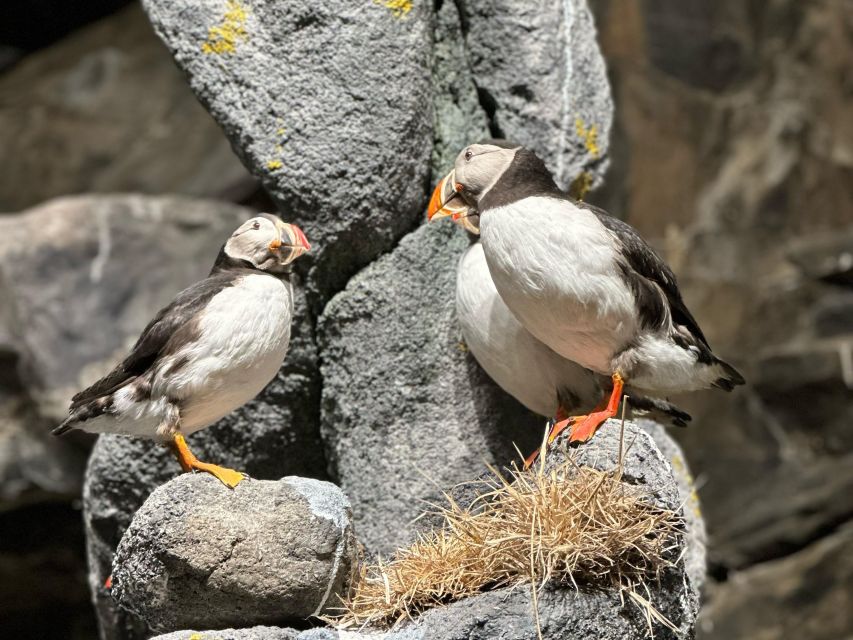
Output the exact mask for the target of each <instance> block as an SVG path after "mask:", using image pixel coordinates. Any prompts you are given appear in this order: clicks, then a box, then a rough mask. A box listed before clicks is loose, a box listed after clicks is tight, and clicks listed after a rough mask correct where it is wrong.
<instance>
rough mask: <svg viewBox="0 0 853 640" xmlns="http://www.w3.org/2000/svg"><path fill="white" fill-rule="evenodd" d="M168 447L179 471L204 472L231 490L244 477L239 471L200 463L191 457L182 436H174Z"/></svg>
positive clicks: (191, 454) (190, 452)
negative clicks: (175, 459)
mask: <svg viewBox="0 0 853 640" xmlns="http://www.w3.org/2000/svg"><path fill="white" fill-rule="evenodd" d="M169 447H170V448H171V449H172V452H173V453H174V454H175V457H177V458H178V462H179V463H180V465H181V469H183V470H184V471H194V470H195V471H204V472H205V473H209V474H211V475H212V476H214V477H215V478H217V479H218V480H219V481H220V482H222V484H224V485H226V486H228V487H231V488H232V489H233V488H234V487H236V486H237V485H238V484H240V482H242V481H243V479H244V478H245V477H246V476H244V475H243V474H242V473H240V472H239V471H234V469H226V468H225V467H220V466H219V465H216V464H208V463H207V462H201V461H200V460H199V459H198V458H196V457H195V456H194V455H193V452H192V451H190V448H189V447H188V446H187V441H186V440H184V436H182V435H181V434H180V433H178V434H176V435H175V437H174V439H173V440H172V441H171V442H170V443H169Z"/></svg>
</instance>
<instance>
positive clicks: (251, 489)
mask: <svg viewBox="0 0 853 640" xmlns="http://www.w3.org/2000/svg"><path fill="white" fill-rule="evenodd" d="M356 561H357V545H356V541H355V536H354V534H353V528H352V522H351V510H350V506H349V501H348V500H347V498H346V496H344V494H343V493H342V492H341V490H340V489H338V488H337V487H336V486H335V485H333V484H330V483H328V482H322V481H319V480H309V479H306V478H299V477H288V478H283V479H282V480H279V481H276V482H272V481H263V480H245V481H243V482H242V483H240V484H239V485H238V486H237V487H236V488H235V489H233V490H231V489H228V488H227V487H225V486H224V485H222V483H220V482H219V481H218V480H216V479H215V478H213V477H212V476H210V475H207V474H185V475H182V476H180V477H179V478H177V479H175V480H173V481H171V482H169V483H168V484H166V485H164V486H162V487H160V488H159V489H157V490H156V491H155V492H154V493H153V494H151V496H150V497H149V498H148V500H146V501H145V504H143V505H142V507H141V508H140V509H139V511H138V512H137V513H136V515H135V516H134V517H133V521H132V522H131V524H130V527H129V528H128V530H127V531H126V532H125V534H124V536H123V537H122V540H121V543H120V544H119V546H118V549H117V551H116V555H115V559H114V562H113V574H112V575H113V582H112V584H113V587H112V593H113V597H114V598H115V599H116V600H117V601H118V603H119V605H120V606H122V607H124V608H126V609H129V610H131V611H133V612H135V613H136V614H138V615H139V616H140V617H142V618H143V619H144V620H145V621H146V622H147V623H148V625H149V626H150V627H151V629H154V630H157V631H161V632H162V631H171V630H175V629H181V628H184V627H188V626H198V625H208V626H212V627H214V628H215V627H225V626H228V625H246V626H248V625H251V624H263V623H274V622H282V621H287V620H300V619H304V618H308V617H310V616H317V615H320V614H322V613H325V612H328V610H329V609H330V608H334V607H335V606H338V605H339V599H338V598H339V596H341V595H344V594H345V593H346V590H347V588H348V585H349V582H350V577H351V575H352V572H353V570H354V568H355V564H356Z"/></svg>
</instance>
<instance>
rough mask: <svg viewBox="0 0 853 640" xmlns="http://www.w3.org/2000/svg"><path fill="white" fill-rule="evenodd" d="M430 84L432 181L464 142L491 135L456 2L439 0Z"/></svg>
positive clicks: (442, 172)
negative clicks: (472, 71) (431, 102)
mask: <svg viewBox="0 0 853 640" xmlns="http://www.w3.org/2000/svg"><path fill="white" fill-rule="evenodd" d="M432 86H433V149H432V182H436V181H437V180H439V179H440V178H441V177H442V176H444V174H446V173H447V172H448V171H449V170H450V168H451V167H452V166H453V161H454V160H455V159H456V156H457V155H458V154H459V152H460V151H461V150H462V149H463V148H464V147H465V146H466V145H468V144H471V143H472V142H477V141H479V140H483V139H486V138H489V137H490V135H489V122H488V117H487V116H486V112H485V111H484V110H483V108H482V106H481V105H480V102H479V100H478V98H477V85H476V84H475V82H474V77H473V75H472V73H471V69H470V66H469V64H468V52H467V51H466V49H465V39H464V36H463V34H462V24H461V20H460V16H459V9H458V8H457V6H456V3H455V2H442V3H441V8H440V9H439V10H438V13H437V14H436V18H435V42H434V43H433V58H432Z"/></svg>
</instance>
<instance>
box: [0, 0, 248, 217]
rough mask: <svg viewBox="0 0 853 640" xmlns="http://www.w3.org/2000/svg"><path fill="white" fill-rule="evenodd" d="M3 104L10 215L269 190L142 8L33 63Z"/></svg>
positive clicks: (1, 86)
mask: <svg viewBox="0 0 853 640" xmlns="http://www.w3.org/2000/svg"><path fill="white" fill-rule="evenodd" d="M11 4H22V5H23V4H25V5H26V6H27V9H26V11H27V13H28V14H29V15H30V16H33V15H34V14H37V13H39V11H40V10H43V9H44V8H45V7H46V3H45V2H41V1H40V2H39V3H37V4H38V7H34V6H33V3H19V2H12V3H11ZM87 6H88V3H87ZM53 13H54V14H70V13H77V12H76V11H75V12H69V11H67V10H65V9H62V10H59V9H55V10H54V11H53ZM81 13H85V10H83V9H82V8H81ZM4 22H5V20H4ZM3 26H4V32H5V28H6V27H8V26H9V24H8V23H5V24H4V25H3ZM41 26H42V25H40V28H41ZM4 40H5V38H4ZM0 95H2V99H0V148H2V149H3V154H4V158H5V159H4V162H3V181H2V183H0V211H2V212H4V213H5V212H10V211H18V210H20V209H23V208H25V207H30V206H33V205H36V204H38V203H41V202H43V201H45V200H47V199H49V198H54V197H57V196H64V195H68V194H73V193H81V192H102V193H103V192H116V191H136V192H143V193H151V194H157V195H159V194H161V193H183V194H187V195H194V196H207V197H214V196H216V197H225V198H228V199H240V198H243V197H245V196H246V195H249V194H251V193H252V192H253V191H254V190H256V188H257V187H256V183H255V181H254V180H253V179H252V178H251V176H250V175H249V174H248V173H247V172H246V170H245V169H244V168H243V167H242V166H241V165H240V162H239V160H238V159H237V158H236V156H235V155H234V153H233V152H232V151H231V149H230V147H229V145H228V141H227V140H226V139H224V138H223V137H222V134H221V133H220V132H219V130H218V128H217V126H216V123H215V122H214V121H213V119H212V118H211V117H210V116H209V115H208V114H207V113H205V111H204V109H203V108H202V107H201V106H200V105H199V104H198V103H197V101H196V100H195V98H194V96H193V94H192V92H191V91H190V90H189V89H188V88H187V86H186V83H185V82H184V80H183V78H182V77H181V74H180V72H179V71H178V70H177V69H175V65H174V62H173V61H172V60H171V58H170V56H169V52H168V51H166V50H165V48H164V47H163V45H162V44H161V43H160V42H159V41H158V40H157V38H156V36H154V34H153V33H151V26H150V25H149V24H148V21H147V20H146V19H145V15H144V13H143V12H142V10H141V9H140V8H139V6H137V5H134V6H132V7H128V8H127V9H124V10H122V11H120V12H119V13H116V14H115V15H113V16H110V17H107V18H104V19H103V20H102V21H100V22H97V23H95V24H93V25H90V26H88V27H86V28H85V29H82V30H81V31H79V32H77V33H74V34H72V35H70V36H69V37H67V38H66V39H64V40H61V41H59V42H57V43H56V44H54V45H52V46H50V47H49V48H47V49H44V50H42V51H39V52H38V53H35V54H33V55H31V56H29V57H27V58H26V59H24V60H22V61H21V62H20V63H19V64H17V65H16V66H15V67H14V68H12V69H11V70H10V71H8V72H7V73H5V74H4V75H3V77H2V78H0ZM13 159H14V160H13Z"/></svg>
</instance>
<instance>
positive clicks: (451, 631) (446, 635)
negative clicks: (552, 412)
mask: <svg viewBox="0 0 853 640" xmlns="http://www.w3.org/2000/svg"><path fill="white" fill-rule="evenodd" d="M648 426H649V425H645V427H646V428H647V427H648ZM619 427H620V424H619V423H618V422H616V421H611V422H609V423H607V424H605V425H604V426H603V427H602V430H601V431H599V433H598V434H597V435H596V437H595V438H594V439H593V440H592V441H590V442H589V443H587V444H586V445H583V446H582V447H579V448H578V449H577V450H575V453H574V455H575V460H576V461H578V462H579V463H580V464H584V465H591V466H594V467H596V468H599V469H603V470H607V469H613V468H614V467H615V466H616V465H617V463H618V461H619V458H620V455H619V451H620V449H619V442H620V428H619ZM657 435H658V437H660V435H661V434H657ZM664 440H665V442H667V444H669V443H670V442H671V441H669V439H668V438H667V437H665V434H664ZM564 441H565V437H561V439H558V440H557V446H556V448H555V449H554V450H552V452H551V453H550V454H549V456H548V457H547V458H546V462H545V464H546V469H547V468H552V467H553V466H555V465H558V464H561V463H562V462H564V461H565V455H564V453H563V451H562V449H561V447H562V445H563V444H564ZM623 450H624V452H625V453H624V458H623V461H624V471H623V480H624V481H626V482H628V483H631V484H633V485H635V486H638V487H640V488H641V489H642V490H643V491H647V492H648V494H649V496H650V497H651V498H652V500H653V501H654V502H656V503H657V504H658V505H659V506H661V507H663V508H667V509H672V510H678V509H680V508H681V496H680V493H679V488H678V486H677V484H676V481H675V479H674V477H673V475H672V470H671V467H670V463H669V461H668V460H667V457H666V456H665V455H664V454H663V453H662V452H661V451H660V449H658V447H657V446H656V445H655V441H654V440H653V439H652V437H651V436H650V435H649V434H648V433H647V432H646V431H644V430H643V429H641V428H639V427H638V426H637V425H636V424H635V423H633V422H627V423H626V424H625V433H624V447H623ZM679 542H680V544H679V547H678V548H677V549H675V550H674V551H673V553H672V557H673V559H677V558H679V557H680V556H685V555H689V554H690V551H689V550H685V545H687V544H689V542H688V541H687V540H685V539H681V540H680V541H679ZM649 587H650V593H648V594H645V593H644V594H642V595H644V596H646V597H649V598H650V600H651V602H652V604H653V605H654V606H655V608H656V609H657V610H658V611H659V612H661V613H662V614H663V615H664V616H666V617H667V618H668V619H669V620H671V621H672V622H673V623H674V624H675V625H676V626H677V627H678V629H679V631H678V633H673V632H670V631H669V630H667V629H665V628H663V627H662V626H661V625H659V624H656V625H655V628H654V635H655V637H659V638H667V639H673V640H674V639H675V638H693V637H694V630H695V624H696V617H697V614H698V609H699V592H698V588H697V586H696V585H695V583H694V581H693V580H692V579H691V577H690V576H688V573H687V569H686V565H685V563H684V562H678V564H677V566H676V567H674V568H670V569H668V570H666V571H664V573H663V575H662V577H661V580H660V582H657V583H650V584H649ZM623 595H624V594H623ZM537 599H538V611H539V619H540V626H541V630H542V638H544V639H554V640H557V639H562V638H583V637H592V636H594V637H596V638H608V639H610V638H612V639H614V640H616V639H619V640H629V639H637V640H639V639H640V638H647V637H648V623H647V622H646V618H645V614H644V611H643V610H642V609H641V608H639V607H638V606H637V605H635V604H634V603H633V602H632V601H631V599H630V598H629V597H628V596H627V595H626V596H625V599H624V601H623V599H622V598H621V597H620V594H619V593H618V592H615V591H612V590H611V591H600V590H599V591H593V590H588V589H583V588H582V589H581V590H580V591H577V590H575V589H573V588H571V587H568V586H561V585H557V584H553V583H549V584H547V585H546V586H545V587H544V588H542V589H541V590H540V591H539V593H538V597H537ZM253 631H254V630H245V633H246V635H237V634H236V633H235V634H234V635H233V636H226V638H231V637H233V638H234V640H242V639H243V638H246V639H247V640H249V639H253V638H254V637H255V636H253V635H251V632H253ZM281 632H282V634H284V633H287V632H291V633H293V634H294V635H293V636H287V635H282V637H284V638H290V637H295V638H298V640H326V639H330V640H331V639H334V638H336V637H341V638H352V639H360V638H365V639H367V638H376V637H382V638H384V640H426V639H429V640H471V639H474V640H493V639H494V638H505V639H507V640H509V639H512V640H522V639H524V640H527V639H530V640H534V639H536V638H537V637H538V634H537V628H536V622H535V616H534V607H533V602H532V597H531V591H530V588H529V587H516V588H514V589H510V588H505V589H498V590H495V591H490V592H485V593H482V594H480V595H477V596H473V597H470V598H465V599H463V600H460V601H457V602H453V603H450V604H448V605H446V606H441V607H437V608H434V609H430V610H428V611H427V612H425V613H424V614H422V615H421V616H420V617H418V618H417V619H416V620H415V621H414V622H411V623H406V624H403V625H402V626H401V627H399V628H397V629H396V630H393V631H390V632H382V633H381V634H380V632H378V631H376V630H370V629H366V630H363V631H361V632H359V631H355V632H353V631H350V630H347V631H342V632H340V635H339V636H338V632H336V631H334V630H331V629H313V630H310V631H305V632H301V633H299V634H298V635H297V632H295V631H292V630H281ZM184 633H189V632H184ZM205 633H207V632H205ZM211 633H216V632H211ZM184 637H186V636H184ZM259 637H263V636H259ZM273 637H275V636H273ZM166 638H169V640H177V636H166ZM161 640H163V639H161Z"/></svg>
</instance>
